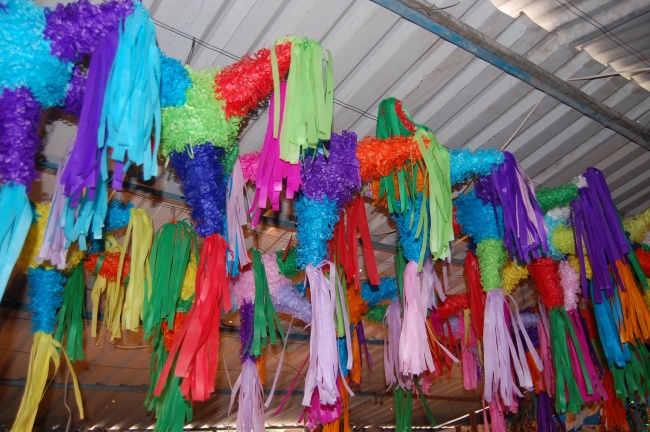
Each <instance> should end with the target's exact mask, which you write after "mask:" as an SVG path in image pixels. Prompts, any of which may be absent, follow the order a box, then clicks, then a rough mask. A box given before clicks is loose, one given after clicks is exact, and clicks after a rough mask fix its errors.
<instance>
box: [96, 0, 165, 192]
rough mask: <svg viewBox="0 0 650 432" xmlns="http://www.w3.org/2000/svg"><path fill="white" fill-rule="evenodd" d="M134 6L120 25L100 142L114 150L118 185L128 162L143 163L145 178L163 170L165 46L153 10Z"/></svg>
mask: <svg viewBox="0 0 650 432" xmlns="http://www.w3.org/2000/svg"><path fill="white" fill-rule="evenodd" d="M133 6H134V11H133V13H131V14H129V16H127V17H126V18H125V19H124V20H123V22H120V25H119V32H120V33H119V43H118V46H117V51H116V53H115V57H114V60H113V67H112V69H111V73H110V76H109V78H108V81H107V83H106V90H105V95H104V106H103V109H102V117H101V120H100V126H99V147H100V148H103V147H104V145H106V146H107V147H108V148H110V149H112V152H111V159H112V160H114V161H115V173H114V177H113V183H112V187H113V188H114V189H116V190H121V189H122V179H123V175H124V173H123V170H124V165H125V164H126V163H127V162H131V163H133V164H135V165H137V166H142V177H143V179H144V180H145V181H146V180H149V179H150V178H151V177H153V176H156V175H157V174H158V162H157V157H158V146H159V145H160V131H161V112H160V78H161V74H160V51H159V50H158V48H157V47H156V31H155V28H154V24H153V21H152V20H151V18H150V17H149V12H148V11H147V10H146V9H145V8H144V6H142V4H141V3H139V2H136V3H134V5H133ZM136 89H137V90H136ZM104 131H105V133H104ZM152 133H153V138H152Z"/></svg>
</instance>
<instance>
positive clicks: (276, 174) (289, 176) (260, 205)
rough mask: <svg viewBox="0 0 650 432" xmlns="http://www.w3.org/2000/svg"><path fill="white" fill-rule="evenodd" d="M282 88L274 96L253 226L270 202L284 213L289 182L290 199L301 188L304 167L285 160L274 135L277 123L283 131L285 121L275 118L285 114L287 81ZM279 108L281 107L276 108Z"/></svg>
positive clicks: (258, 177) (259, 170)
mask: <svg viewBox="0 0 650 432" xmlns="http://www.w3.org/2000/svg"><path fill="white" fill-rule="evenodd" d="M279 85H280V88H279V89H276V90H275V91H274V92H273V93H272V94H271V102H270V105H269V122H268V125H267V128H266V136H265V138H264V144H262V154H261V156H260V160H259V163H258V167H257V175H256V177H255V196H254V197H253V202H252V203H251V206H250V209H249V210H248V212H249V214H251V215H252V218H251V225H252V226H253V227H256V226H257V224H258V222H259V218H260V216H261V214H262V209H265V208H267V205H268V202H270V203H271V208H272V209H273V210H275V211H278V210H280V192H282V189H283V181H284V180H285V179H286V190H285V197H286V199H288V200H290V199H293V197H294V194H295V193H296V192H297V191H298V188H299V187H300V164H298V163H297V161H296V162H291V163H290V162H287V161H285V160H283V159H281V157H280V140H279V135H277V134H274V129H273V128H274V124H276V123H277V125H278V128H279V130H280V131H281V130H282V124H283V123H282V122H283V119H282V117H279V118H276V117H275V116H276V115H279V113H280V112H284V100H285V95H286V92H287V86H286V83H284V82H283V83H280V84H279ZM276 95H277V96H278V97H276ZM276 99H278V100H276ZM276 105H278V106H277V107H276ZM274 122H275V123H274Z"/></svg>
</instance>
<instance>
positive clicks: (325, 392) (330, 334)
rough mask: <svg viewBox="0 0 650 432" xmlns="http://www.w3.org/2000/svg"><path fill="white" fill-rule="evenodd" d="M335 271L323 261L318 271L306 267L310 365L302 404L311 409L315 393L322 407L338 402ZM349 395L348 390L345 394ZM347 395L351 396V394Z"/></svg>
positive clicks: (334, 268) (311, 266)
mask: <svg viewBox="0 0 650 432" xmlns="http://www.w3.org/2000/svg"><path fill="white" fill-rule="evenodd" d="M328 264H329V268H330V275H329V279H328V278H327V277H325V275H324V274H323V266H325V265H328ZM336 278H337V276H336V267H334V265H333V264H332V263H331V262H329V261H323V262H322V263H320V264H319V265H318V266H317V267H314V266H313V265H311V264H309V265H308V266H307V269H306V281H309V288H310V292H311V303H312V322H311V339H310V345H309V352H310V361H309V369H308V370H307V376H306V378H305V395H304V397H303V400H302V404H303V405H305V406H310V405H312V396H313V395H314V394H315V391H316V389H318V397H319V399H318V400H319V402H320V404H321V405H335V404H336V403H337V400H338V398H339V394H340V393H339V390H338V379H337V378H338V375H339V370H340V366H339V357H338V347H337V342H336V326H335V325H334V321H333V320H332V318H333V317H334V314H335V311H336V302H337V283H338V282H337V279H336ZM348 391H349V390H348ZM349 392H350V395H353V394H352V392H351V391H349Z"/></svg>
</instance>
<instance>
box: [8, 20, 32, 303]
mask: <svg viewBox="0 0 650 432" xmlns="http://www.w3.org/2000/svg"><path fill="white" fill-rule="evenodd" d="M0 13H1V12H0ZM0 208H1V209H2V218H1V219H0V299H2V296H3V295H4V292H5V288H6V287H7V283H8V282H9V277H10V276H11V272H12V271H13V268H14V265H15V264H16V261H17V260H18V256H19V255H20V250H21V249H22V248H23V244H24V243H25V239H26V238H27V233H28V232H29V228H30V226H31V225H32V220H33V219H34V216H33V214H34V213H35V212H34V211H33V210H32V206H31V204H30V202H29V199H28V198H27V190H26V188H25V186H24V185H19V184H16V183H7V184H5V185H2V186H0Z"/></svg>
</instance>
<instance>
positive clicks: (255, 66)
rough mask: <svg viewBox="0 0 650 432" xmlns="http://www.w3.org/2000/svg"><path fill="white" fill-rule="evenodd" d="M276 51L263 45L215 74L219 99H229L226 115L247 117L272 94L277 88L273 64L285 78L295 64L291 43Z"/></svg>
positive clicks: (279, 47) (279, 46)
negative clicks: (292, 57) (275, 87)
mask: <svg viewBox="0 0 650 432" xmlns="http://www.w3.org/2000/svg"><path fill="white" fill-rule="evenodd" d="M273 53H274V54H275V55H273ZM273 53H272V52H271V50H269V49H268V48H262V49H261V50H259V51H257V52H256V53H254V54H250V55H246V56H244V57H243V58H242V59H241V60H238V61H236V62H235V63H233V64H231V65H229V66H226V67H225V68H223V70H221V71H220V72H219V73H218V74H217V75H216V76H215V77H214V92H215V94H216V95H217V98H219V99H221V100H223V101H225V104H224V106H223V111H224V113H225V114H226V118H228V119H229V118H231V117H233V116H236V117H243V116H245V115H246V114H247V113H248V111H250V110H251V109H253V108H256V107H257V106H258V103H259V102H260V101H262V100H264V99H265V98H266V97H267V96H268V95H269V93H271V91H272V90H273V88H274V83H273V81H274V76H273V68H272V64H274V63H275V64H276V65H277V66H276V67H277V73H278V76H277V78H278V80H284V77H285V76H286V75H287V71H288V70H289V64H290V63H291V43H290V42H286V43H282V44H278V45H276V46H275V47H274V50H273Z"/></svg>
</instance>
